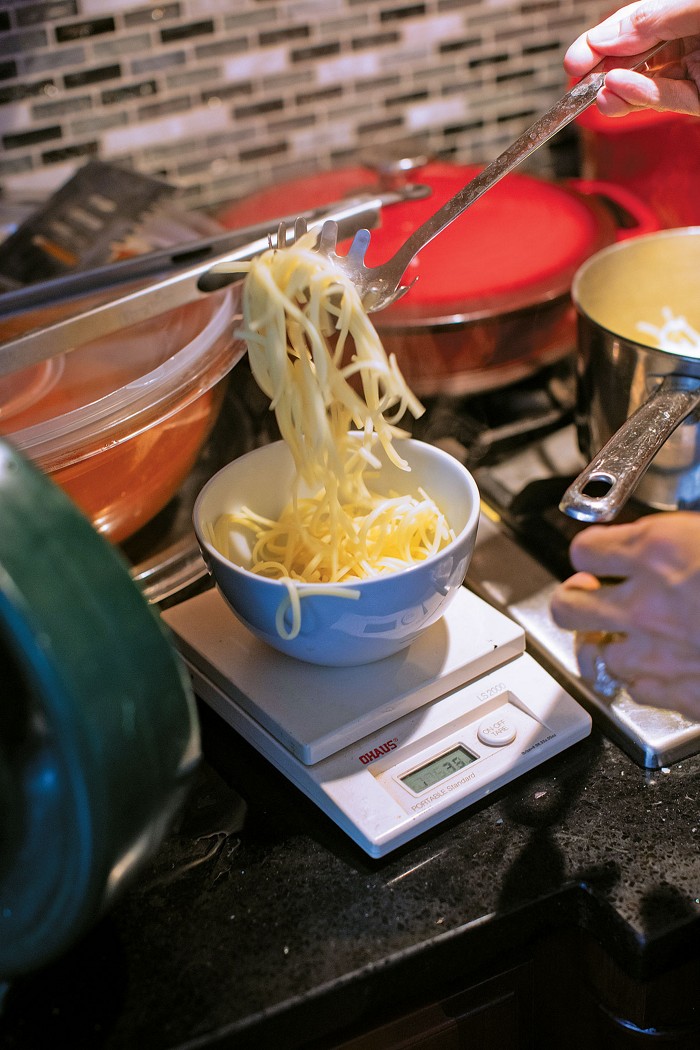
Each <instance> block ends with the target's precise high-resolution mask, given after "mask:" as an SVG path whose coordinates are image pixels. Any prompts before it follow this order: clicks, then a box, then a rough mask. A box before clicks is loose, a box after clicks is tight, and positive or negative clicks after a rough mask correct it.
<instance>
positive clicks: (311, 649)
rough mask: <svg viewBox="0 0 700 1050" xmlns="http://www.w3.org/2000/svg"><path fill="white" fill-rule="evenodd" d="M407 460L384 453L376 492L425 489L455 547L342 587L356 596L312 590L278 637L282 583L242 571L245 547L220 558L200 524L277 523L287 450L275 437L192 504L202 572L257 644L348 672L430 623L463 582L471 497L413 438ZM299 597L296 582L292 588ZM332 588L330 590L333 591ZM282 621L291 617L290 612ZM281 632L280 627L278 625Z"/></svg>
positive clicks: (284, 597) (407, 443) (449, 460)
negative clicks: (289, 634)
mask: <svg viewBox="0 0 700 1050" xmlns="http://www.w3.org/2000/svg"><path fill="white" fill-rule="evenodd" d="M396 447H397V451H398V452H399V454H400V455H401V456H403V458H404V459H406V461H407V462H408V463H409V464H410V466H411V471H410V472H406V471H402V470H400V469H398V468H397V467H395V466H393V464H391V463H390V462H389V461H388V460H386V458H385V457H384V455H383V453H382V454H381V458H382V461H383V466H382V471H381V473H380V475H379V477H380V479H381V483H380V482H379V481H377V482H376V484H375V483H374V481H373V487H374V488H375V490H376V491H380V492H382V491H386V492H388V491H391V490H394V491H396V492H400V493H402V494H405V495H415V494H417V493H418V490H419V489H420V488H423V489H425V491H426V492H427V493H428V495H429V496H431V497H432V499H434V500H435V502H436V503H437V505H438V506H439V507H440V509H441V510H442V512H443V513H444V514H445V516H446V518H447V520H448V522H449V524H450V526H451V527H452V529H453V531H454V533H455V539H454V541H453V542H452V543H451V544H449V545H448V546H447V547H445V548H444V549H443V550H442V551H440V552H439V553H438V554H435V555H433V556H432V557H431V558H428V559H427V560H426V561H424V562H420V563H418V564H415V565H412V566H410V567H409V568H406V569H402V570H401V571H399V572H395V573H390V574H387V575H384V576H378V577H375V578H373V579H371V580H366V581H362V582H359V583H358V582H356V581H355V582H352V583H348V584H345V585H342V587H343V588H348V589H358V590H359V591H360V597H359V599H348V598H341V597H337V596H333V595H330V594H329V595H325V594H323V593H320V594H319V593H317V592H318V587H315V588H314V591H315V592H316V593H313V594H308V595H307V596H306V597H303V600H302V601H301V603H300V605H301V629H300V631H299V633H298V634H297V635H296V637H294V638H292V639H289V640H288V639H285V638H283V637H281V636H280V634H279V633H278V631H277V628H276V626H275V617H276V615H277V610H278V609H279V607H280V604H281V603H282V602H284V603H285V604H288V601H289V596H288V591H287V586H286V584H284V583H282V582H281V581H279V580H270V579H266V578H264V577H262V576H259V575H257V574H255V573H253V572H251V571H250V570H249V569H248V568H246V565H247V564H249V563H250V558H249V554H250V552H249V550H248V549H246V545H245V543H241V549H240V552H239V553H240V557H239V559H238V563H234V562H233V561H230V560H228V559H227V558H225V557H223V556H222V555H221V554H220V553H219V552H218V551H217V550H216V548H214V547H213V546H212V545H211V544H210V543H209V541H208V539H207V533H206V525H207V523H209V522H214V521H215V520H216V519H217V518H218V517H219V515H220V514H225V513H233V512H235V511H237V510H239V509H240V508H241V507H242V506H248V507H250V508H251V510H255V511H256V512H257V513H259V514H263V515H265V516H266V517H269V518H272V519H276V518H278V517H279V515H280V514H281V512H282V510H283V508H284V506H285V505H286V504H287V503H288V501H289V497H290V493H291V485H292V480H293V476H294V467H293V463H292V457H291V454H290V452H289V449H288V447H287V445H286V444H285V443H284V442H282V441H278V442H275V443H274V444H271V445H266V446H264V447H262V448H259V449H256V450H255V451H253V452H249V453H248V454H247V455H245V456H242V457H241V458H240V459H236V460H234V461H233V462H232V463H229V464H228V465H227V466H226V467H224V468H223V469H222V470H220V471H219V472H218V473H217V474H215V475H214V477H212V478H211V479H210V480H209V481H208V482H207V484H206V485H205V486H204V488H203V489H202V491H201V492H200V494H199V496H198V498H197V502H196V503H195V507H194V514H193V519H194V529H195V533H196V536H197V540H198V542H199V545H200V548H201V550H202V555H203V557H204V560H205V562H206V564H207V567H208V569H209V572H210V573H211V575H212V576H213V578H214V580H215V582H216V584H217V586H218V588H219V590H220V592H221V594H222V595H223V596H224V598H225V599H226V601H227V602H228V604H229V606H230V607H231V609H232V610H233V612H234V613H235V614H236V616H237V617H238V618H239V619H240V620H241V622H242V623H244V624H245V626H246V627H248V629H249V630H250V631H251V632H252V633H253V634H254V635H256V636H257V637H258V638H261V639H262V640H263V641H265V642H267V643H268V644H269V645H271V646H272V647H273V648H275V649H278V650H279V651H280V652H283V653H286V654H287V655H289V656H292V657H295V658H296V659H299V660H305V661H307V662H309V663H314V664H325V665H328V666H352V665H356V664H365V663H370V662H372V661H374V660H381V659H383V658H384V657H385V656H390V655H391V654H392V653H395V652H398V651H399V650H400V649H403V648H405V647H406V646H407V645H409V644H410V643H411V642H412V641H413V640H414V638H416V637H417V636H418V635H419V634H420V633H421V632H422V631H424V630H425V629H426V628H427V627H429V626H430V624H432V623H434V622H435V621H436V620H438V619H439V618H440V617H441V616H442V615H443V613H444V612H445V610H446V609H447V606H448V605H449V604H450V602H451V601H452V598H453V597H454V595H455V594H456V593H457V590H458V588H459V587H460V585H461V584H462V582H463V580H464V577H465V575H466V572H467V569H468V567H469V562H470V560H471V556H472V553H473V550H474V544H475V541H476V531H477V525H478V520H479V492H478V489H477V486H476V482H475V481H474V479H473V477H472V476H471V474H470V473H469V471H468V470H467V469H466V468H465V467H463V466H462V464H461V463H459V462H458V460H456V459H455V458H454V457H453V456H450V455H449V454H448V453H447V452H443V451H442V450H441V449H438V448H435V447H434V446H432V445H428V444H426V443H425V442H422V441H416V440H412V439H405V440H402V441H399V442H397V445H396ZM297 587H298V591H299V594H300V596H303V594H304V584H298V585H297ZM334 589H335V586H334ZM289 615H291V614H289ZM285 625H286V627H287V628H288V627H289V625H290V624H289V621H286V620H285Z"/></svg>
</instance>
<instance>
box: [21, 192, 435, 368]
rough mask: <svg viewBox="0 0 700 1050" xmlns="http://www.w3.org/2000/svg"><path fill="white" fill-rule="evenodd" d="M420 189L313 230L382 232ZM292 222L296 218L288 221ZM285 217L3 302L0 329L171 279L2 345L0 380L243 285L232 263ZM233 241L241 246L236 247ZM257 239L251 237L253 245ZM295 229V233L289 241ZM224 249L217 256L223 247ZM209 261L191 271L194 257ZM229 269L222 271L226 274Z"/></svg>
mask: <svg viewBox="0 0 700 1050" xmlns="http://www.w3.org/2000/svg"><path fill="white" fill-rule="evenodd" d="M430 192H431V191H430V189H429V188H428V187H426V186H423V185H420V184H418V183H406V184H405V185H402V186H400V187H398V188H397V189H392V190H387V191H379V192H377V193H376V194H374V195H371V194H367V195H365V196H358V197H354V198H352V199H351V200H348V201H341V202H338V203H336V204H329V205H327V206H326V207H324V208H322V209H320V208H319V209H315V210H313V211H309V212H306V213H305V215H306V216H307V217H308V218H307V221H308V224H309V229H316V228H320V227H321V226H322V225H323V223H324V222H325V221H326V220H327V219H333V220H334V221H335V222H337V223H338V226H339V228H340V230H341V231H342V235H343V236H346V237H351V236H353V234H355V233H356V232H357V230H358V229H360V228H361V227H363V226H368V225H369V226H371V227H374V226H377V225H378V224H379V216H380V213H381V210H382V208H384V207H387V206H389V205H392V204H397V203H399V202H401V201H406V200H418V199H421V198H423V197H426V196H428V195H429V194H430ZM288 218H290V220H291V221H292V222H293V218H294V217H288ZM279 222H280V219H274V220H270V221H269V222H267V223H261V224H258V225H256V226H253V227H247V228H246V229H243V230H238V231H234V233H230V232H229V233H226V234H222V235H220V236H218V235H217V236H215V237H213V238H206V239H204V240H201V241H195V242H192V243H191V244H187V245H183V246H181V247H179V248H177V249H167V250H165V251H159V252H152V253H148V254H147V255H144V256H136V257H135V258H134V259H127V260H123V261H121V262H118V263H113V264H110V265H108V266H104V267H99V268H98V269H95V270H92V271H83V272H81V273H76V274H72V275H69V276H64V277H59V278H55V279H53V280H51V281H45V282H42V283H41V284H39V285H29V286H27V287H26V288H22V289H19V290H17V291H12V292H7V293H5V294H4V295H2V296H0V323H2V320H3V319H8V318H10V317H18V316H21V315H22V314H24V313H27V312H28V311H30V310H32V309H34V310H35V309H38V308H43V307H46V306H52V305H59V304H64V303H70V302H71V300H73V299H75V298H78V297H84V296H85V295H87V294H91V293H96V292H104V291H110V290H113V289H114V288H115V287H120V286H123V285H125V284H129V283H133V282H134V281H139V280H143V279H146V278H148V277H151V276H155V275H157V274H159V273H160V274H162V273H163V272H164V271H172V270H173V267H175V272H174V273H172V272H170V273H169V276H167V277H165V278H162V279H160V280H157V281H156V282H155V283H153V284H148V285H146V286H144V287H139V288H137V289H136V290H134V291H131V292H127V293H126V294H124V295H121V296H119V297H118V298H116V299H110V300H109V301H107V302H105V303H101V304H99V305H97V306H94V307H92V308H91V309H88V310H85V311H82V312H80V313H76V314H75V315H73V316H71V317H68V318H66V319H65V320H62V321H58V322H56V323H55V324H51V325H47V326H45V327H43V328H38V329H35V330H34V331H31V332H27V333H26V334H24V335H21V336H18V337H17V338H14V339H11V340H9V341H7V342H5V343H2V344H0V376H3V375H8V374H10V373H11V372H16V371H19V370H20V369H23V368H28V367H30V366H31V365H35V364H38V363H39V362H41V361H47V360H49V359H50V358H52V357H57V356H59V355H60V354H64V353H68V352H70V351H71V350H74V349H76V348H78V347H80V346H83V345H84V344H85V343H87V342H90V341H91V340H93V339H97V338H99V337H101V336H105V335H109V334H111V333H113V332H117V331H119V330H120V329H122V328H127V327H128V326H129V325H133V324H137V323H138V322H139V321H144V320H146V319H148V318H151V317H154V316H157V315H158V314H161V313H164V312H165V311H168V310H172V309H175V308H176V307H179V306H183V305H185V304H186V303H190V302H194V301H195V300H197V299H201V298H203V297H205V296H207V295H209V294H211V293H212V292H214V291H218V290H220V289H222V288H225V287H226V286H228V285H230V284H234V283H235V282H237V281H239V280H241V279H242V278H243V276H244V274H243V273H236V272H226V270H225V265H226V264H227V263H236V262H240V261H243V260H247V259H252V258H253V256H255V255H257V254H258V253H259V252H261V251H264V250H265V249H266V248H268V247H269V244H270V234H271V233H272V232H273V231H274V232H275V234H276V231H277V229H278V224H279ZM232 238H233V239H234V241H235V242H236V243H238V245H239V247H235V248H233V249H231V240H232ZM251 238H252V239H251ZM291 240H292V231H291V230H290V242H291ZM222 245H226V250H225V251H221V252H219V254H213V255H212V251H216V248H217V247H219V248H220V247H221V246H222ZM203 256H205V259H204V261H201V262H196V263H194V264H193V265H185V264H186V263H188V262H190V261H191V260H192V259H193V258H200V259H202V257H203ZM222 267H223V269H222Z"/></svg>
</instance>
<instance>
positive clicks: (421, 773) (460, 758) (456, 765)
mask: <svg viewBox="0 0 700 1050" xmlns="http://www.w3.org/2000/svg"><path fill="white" fill-rule="evenodd" d="M478 757H479V756H478V755H473V754H472V752H471V751H467V749H466V747H462V745H461V744H459V745H458V746H457V747H453V748H452V750H451V751H446V752H445V753H444V755H440V756H439V757H438V758H433V759H431V761H430V762H426V764H425V765H424V766H420V767H419V768H418V769H414V770H412V771H411V772H410V773H407V774H406V776H403V777H399V779H400V780H401V781H402V782H403V783H404V784H405V785H406V786H407V787H409V788H410V789H411V791H414V792H415V793H416V794H417V795H418V794H420V792H421V791H425V790H426V788H430V787H434V786H435V784H439V783H440V781H441V780H445V779H446V778H447V777H451V776H452V774H453V773H458V772H459V770H460V769H464V768H465V767H466V766H469V765H471V763H472V762H476V760H477V758H478Z"/></svg>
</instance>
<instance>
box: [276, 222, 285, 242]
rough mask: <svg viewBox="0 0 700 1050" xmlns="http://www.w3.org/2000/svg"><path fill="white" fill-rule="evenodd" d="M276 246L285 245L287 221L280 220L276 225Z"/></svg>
mask: <svg viewBox="0 0 700 1050" xmlns="http://www.w3.org/2000/svg"><path fill="white" fill-rule="evenodd" d="M277 247H278V248H286V247H287V223H286V222H284V221H282V222H281V223H280V224H279V225H278V227H277Z"/></svg>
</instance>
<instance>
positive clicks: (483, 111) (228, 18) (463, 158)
mask: <svg viewBox="0 0 700 1050" xmlns="http://www.w3.org/2000/svg"><path fill="white" fill-rule="evenodd" d="M610 7H611V4H610V3H609V2H608V0H605V2H599V0H519V2H517V0H515V2H514V0H175V2H169V0H164V2H163V3H150V4H144V3H141V4H135V3H133V0H110V3H109V4H106V3H105V2H104V0H44V2H36V0H34V2H31V0H29V2H28V0H15V2H8V0H0V136H1V139H2V152H1V153H0V190H2V192H3V194H5V196H6V197H10V198H15V197H20V198H32V199H39V198H41V197H43V196H45V195H46V194H47V193H49V192H50V191H51V190H52V189H55V188H56V187H57V186H59V185H60V184H61V183H62V182H64V181H65V180H66V179H67V178H68V177H69V176H70V175H71V174H72V173H73V171H74V170H75V169H76V168H77V167H79V166H80V165H81V164H82V163H83V162H84V161H85V160H87V159H88V158H90V157H100V158H102V159H104V160H111V161H115V162H119V163H122V164H125V165H129V166H132V167H135V168H137V169H138V170H140V171H143V172H146V173H149V174H156V175H158V176H160V177H164V178H166V179H167V180H168V181H170V182H172V183H174V184H175V185H177V186H178V187H180V190H181V194H182V197H183V199H184V202H185V203H186V204H187V205H188V206H189V207H193V208H204V209H215V208H216V207H217V205H219V204H221V203H223V202H226V201H231V200H234V199H237V198H239V197H241V196H244V195H246V194H248V193H250V192H252V191H254V190H256V189H258V188H260V187H262V186H264V185H266V184H269V183H272V182H275V181H279V180H282V179H287V178H292V177H297V176H300V175H303V174H304V173H306V172H310V171H317V170H319V169H321V170H326V169H331V168H334V167H339V166H343V165H347V164H355V163H357V161H358V158H359V157H364V156H366V155H368V154H373V153H374V154H376V153H377V152H378V151H379V150H381V149H382V148H385V147H386V146H387V145H389V146H391V144H392V143H394V142H397V141H400V140H407V139H408V140H415V141H416V142H420V144H421V147H422V148H423V149H427V150H428V151H429V152H430V153H432V154H433V155H435V156H437V157H442V158H445V159H452V160H455V161H458V162H461V163H479V162H482V161H487V160H490V159H492V158H493V157H495V156H496V155H497V154H498V153H499V152H500V151H501V150H502V149H503V148H504V147H505V146H506V145H507V144H508V143H509V142H510V141H511V140H512V139H513V138H515V137H516V136H517V135H518V134H519V133H520V132H521V131H522V130H523V129H524V128H525V127H526V126H527V125H528V124H529V123H530V122H531V121H532V120H533V119H534V118H535V117H536V116H537V115H538V114H539V113H540V112H542V111H543V110H544V109H546V108H547V107H548V106H549V105H550V104H551V103H552V102H553V101H554V100H555V99H556V98H557V97H558V96H559V95H560V94H561V93H562V91H563V90H564V89H565V77H564V73H563V70H562V57H563V54H564V52H565V50H566V47H567V46H568V44H569V43H570V42H571V40H572V39H573V38H574V37H575V36H576V35H577V34H578V33H579V32H580V31H582V30H583V29H585V28H586V27H587V26H588V25H590V24H592V23H593V22H595V21H597V20H598V18H599V17H600V16H601V15H602V14H604V13H605V12H607V11H608V10H609V9H610ZM552 158H553V153H552V152H551V151H549V150H541V151H539V153H538V154H536V160H535V161H532V162H531V170H536V171H539V172H540V173H542V174H549V173H550V172H551V168H552V164H553V159H552Z"/></svg>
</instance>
